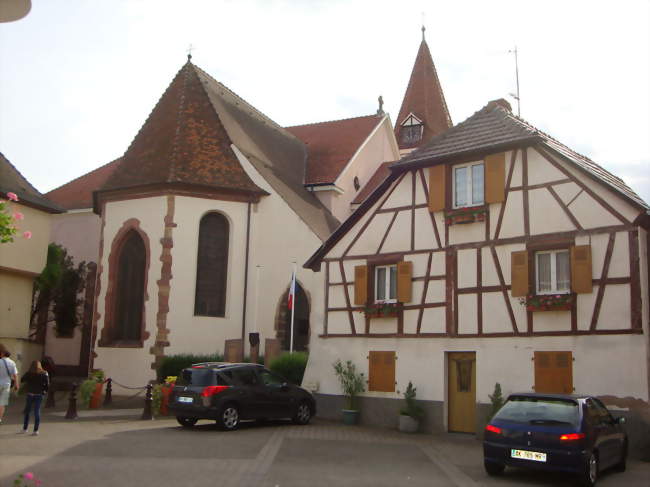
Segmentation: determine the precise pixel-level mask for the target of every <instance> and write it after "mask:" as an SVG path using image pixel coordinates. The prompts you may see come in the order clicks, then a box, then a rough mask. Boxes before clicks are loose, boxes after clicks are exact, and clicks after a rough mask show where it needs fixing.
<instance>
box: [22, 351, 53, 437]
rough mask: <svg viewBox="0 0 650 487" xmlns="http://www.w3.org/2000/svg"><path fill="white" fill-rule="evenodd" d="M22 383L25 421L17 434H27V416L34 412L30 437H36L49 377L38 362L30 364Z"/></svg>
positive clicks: (48, 385)
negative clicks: (24, 395) (23, 385)
mask: <svg viewBox="0 0 650 487" xmlns="http://www.w3.org/2000/svg"><path fill="white" fill-rule="evenodd" d="M22 381H23V382H24V383H25V393H26V394H27V396H26V397H25V419H24V421H23V429H22V430H21V431H19V433H27V427H28V426H29V414H30V412H31V411H32V409H33V410H34V431H33V433H32V435H34V436H36V435H38V427H39V426H40V424H41V403H42V402H43V397H44V396H45V394H47V390H48V389H49V388H50V377H49V375H48V374H47V372H45V370H44V369H43V366H42V365H41V363H40V362H39V361H38V360H34V361H33V362H32V365H31V367H30V368H29V371H28V372H27V373H26V374H25V375H24V376H23V378H22Z"/></svg>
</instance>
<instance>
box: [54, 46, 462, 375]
mask: <svg viewBox="0 0 650 487" xmlns="http://www.w3.org/2000/svg"><path fill="white" fill-rule="evenodd" d="M429 85H431V86H429ZM420 91H421V92H422V93H420ZM430 92H431V93H434V94H435V93H437V94H438V97H435V96H431V95H430ZM401 111H402V112H404V116H403V117H402V116H400V117H401V118H403V120H401V119H399V120H397V129H394V128H393V125H392V123H391V120H390V117H389V116H388V114H386V113H384V112H383V110H382V107H381V104H380V108H379V110H378V111H377V113H375V114H371V115H367V116H361V117H356V118H350V119H345V120H336V121H328V122H321V123H314V124H308V125H301V126H294V127H286V128H283V127H281V126H279V125H278V124H276V123H275V122H274V121H273V120H272V119H270V118H269V117H267V116H266V115H265V114H263V113H261V112H259V111H258V110H257V109H256V108H255V107H253V106H252V105H251V104H249V103H248V102H247V101H245V100H243V99H242V98H240V97H239V96H238V95H237V94H235V93H234V92H233V91H232V90H230V89H229V88H227V87H226V86H224V85H223V84H222V83H220V82H218V81H216V80H215V79H213V78H212V77H211V76H210V75H209V74H207V73H206V72H204V71H203V70H202V69H200V68H199V67H198V66H196V65H195V64H194V63H193V62H192V61H191V56H188V60H187V62H186V63H185V65H184V66H183V67H182V68H181V69H180V71H179V72H178V73H177V74H176V76H175V77H174V79H173V80H172V82H171V84H170V85H169V87H168V88H167V90H166V91H165V93H164V94H163V95H162V97H161V98H160V100H159V101H158V103H157V105H156V106H155V108H154V109H153V111H152V112H151V114H150V116H149V118H148V119H147V120H146V122H145V123H144V125H143V126H142V128H141V129H140V131H139V133H138V134H137V135H136V137H135V139H134V140H133V142H132V143H131V145H130V146H129V148H128V149H127V150H126V152H125V153H124V155H123V156H122V157H120V158H119V159H117V160H115V161H113V162H111V163H109V164H107V165H105V166H102V167H100V168H99V169H97V170H95V171H92V172H90V173H88V174H86V175H84V176H82V177H80V178H78V179H76V180H74V181H71V182H70V183H68V184H66V185H63V186H61V187H60V188H57V189H55V190H53V191H51V192H50V193H48V195H47V196H48V198H50V199H51V200H52V201H54V202H56V203H57V204H59V205H61V206H62V207H64V208H66V209H67V210H68V212H67V213H66V214H64V215H61V216H60V217H59V218H57V220H56V221H55V223H54V226H53V240H54V241H56V242H57V243H60V244H62V245H64V246H65V247H66V248H68V250H69V253H70V254H71V255H76V254H77V252H78V253H79V255H83V258H84V259H85V260H87V261H89V262H96V263H97V268H96V281H95V285H94V294H95V298H94V312H93V313H92V316H93V318H92V320H91V319H90V318H88V319H87V323H86V324H85V327H84V329H82V330H78V333H77V334H78V335H80V336H79V337H77V341H76V342H75V343H76V345H73V342H72V341H71V342H70V346H69V347H67V348H66V346H65V345H62V344H61V343H60V341H61V340H65V339H63V338H56V337H54V338H52V339H51V345H52V344H54V343H56V347H54V346H53V345H52V346H51V349H53V350H54V349H55V351H56V352H57V353H58V354H59V356H58V357H54V358H55V361H57V359H58V361H59V362H60V361H77V362H78V363H80V362H79V359H77V357H81V358H83V351H82V350H79V352H77V351H75V347H78V344H80V343H83V342H84V340H83V339H82V337H81V335H83V334H84V333H85V334H86V335H87V336H88V341H89V343H90V349H91V350H92V353H91V355H92V357H91V358H92V366H93V367H95V368H102V369H104V371H105V372H106V373H107V375H108V376H111V377H113V378H115V379H116V380H117V381H118V382H120V383H122V384H128V385H139V384H144V383H146V381H148V380H150V379H153V378H154V377H155V372H154V370H155V368H156V367H157V366H158V365H159V364H160V361H161V360H162V358H163V357H164V356H166V355H173V354H178V353H197V354H198V353H200V354H204V353H215V352H219V353H224V352H227V353H228V354H229V357H235V358H237V359H238V360H239V359H241V357H242V356H244V355H248V354H249V352H250V350H249V348H250V346H249V339H250V338H253V340H254V339H255V338H257V337H259V340H260V352H261V353H262V354H264V353H266V354H267V355H270V354H275V353H277V352H278V351H279V350H282V349H285V350H286V349H288V348H289V344H290V338H291V337H290V313H289V310H288V307H287V294H288V288H289V284H290V279H291V273H292V268H294V267H297V268H298V269H299V272H298V274H297V283H298V285H297V292H296V299H295V323H294V336H293V338H294V348H295V349H296V350H306V349H307V347H308V345H309V340H310V335H311V330H312V328H313V323H312V322H311V319H312V318H311V317H312V313H311V308H312V307H313V306H314V303H313V297H312V296H313V294H314V292H315V290H314V286H316V285H319V284H317V283H319V276H317V275H314V274H313V273H311V272H307V271H304V270H302V269H301V265H302V263H303V262H305V260H306V259H307V258H308V257H309V255H311V253H312V252H313V249H314V248H318V247H319V246H321V245H322V244H323V242H324V241H326V240H327V238H328V237H329V236H330V235H331V233H332V232H333V231H334V230H335V229H336V228H337V227H338V226H339V225H340V222H342V221H344V220H345V219H346V218H347V217H348V216H349V215H350V214H351V213H352V211H353V210H354V209H355V208H356V207H357V206H358V204H359V198H360V197H361V196H363V195H364V194H368V192H369V191H371V189H372V187H374V186H376V185H377V184H379V183H381V181H382V178H383V177H385V171H386V167H387V165H388V164H390V163H391V162H393V161H396V160H399V158H400V156H401V151H402V150H403V148H404V147H406V150H409V149H412V148H413V147H416V146H417V145H418V144H419V143H420V142H421V141H423V140H424V138H425V137H427V136H429V135H430V134H432V133H438V132H439V131H440V130H442V126H441V122H440V120H442V125H444V124H447V125H446V126H448V125H450V123H451V122H450V119H449V114H448V112H447V108H446V105H445V103H444V97H443V96H442V91H441V89H440V84H439V82H438V79H437V76H436V73H435V68H434V66H433V61H432V59H431V55H430V54H429V50H428V47H427V45H426V42H425V41H424V39H423V41H422V44H421V46H420V49H419V52H418V56H417V59H416V63H415V66H414V68H413V74H412V75H411V80H410V82H409V86H408V89H407V92H406V96H405V98H404V103H403V106H402V110H401ZM404 127H408V129H406V128H404ZM407 130H410V131H411V132H409V134H410V135H408V136H407V135H400V134H401V133H402V132H404V133H405V131H407ZM418 131H419V132H418ZM416 132H418V133H419V135H418V134H416ZM396 134H397V136H398V138H396ZM400 137H401V138H404V140H405V141H406V142H405V143H404V144H402V143H399V142H398V139H399V138H400ZM407 139H408V140H407ZM400 140H401V139H400ZM250 334H254V336H253V337H251V336H250ZM70 365H74V364H70Z"/></svg>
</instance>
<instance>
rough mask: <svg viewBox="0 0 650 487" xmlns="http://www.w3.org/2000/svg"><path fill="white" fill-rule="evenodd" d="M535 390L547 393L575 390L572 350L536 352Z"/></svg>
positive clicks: (562, 392) (568, 392) (566, 392)
mask: <svg viewBox="0 0 650 487" xmlns="http://www.w3.org/2000/svg"><path fill="white" fill-rule="evenodd" d="M535 392H541V393H546V394H571V393H572V392H573V355H572V353H571V352H535Z"/></svg>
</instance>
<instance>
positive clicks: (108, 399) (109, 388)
mask: <svg viewBox="0 0 650 487" xmlns="http://www.w3.org/2000/svg"><path fill="white" fill-rule="evenodd" d="M112 402H113V379H111V378H110V377H109V378H108V379H106V395H105V396H104V406H108V405H109V404H111V403H112Z"/></svg>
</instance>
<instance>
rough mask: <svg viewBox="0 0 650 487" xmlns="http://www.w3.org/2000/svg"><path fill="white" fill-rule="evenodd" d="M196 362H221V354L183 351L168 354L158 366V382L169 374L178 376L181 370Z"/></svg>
mask: <svg viewBox="0 0 650 487" xmlns="http://www.w3.org/2000/svg"><path fill="white" fill-rule="evenodd" d="M198 362H223V355H221V354H219V353H215V354H212V355H193V354H189V353H183V354H179V355H169V356H168V357H164V358H163V360H162V363H161V364H160V367H158V370H157V373H158V382H162V381H163V380H165V377H168V376H170V375H173V376H176V377H180V375H181V370H183V369H185V368H187V367H190V366H191V365H192V364H195V363H198Z"/></svg>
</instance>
